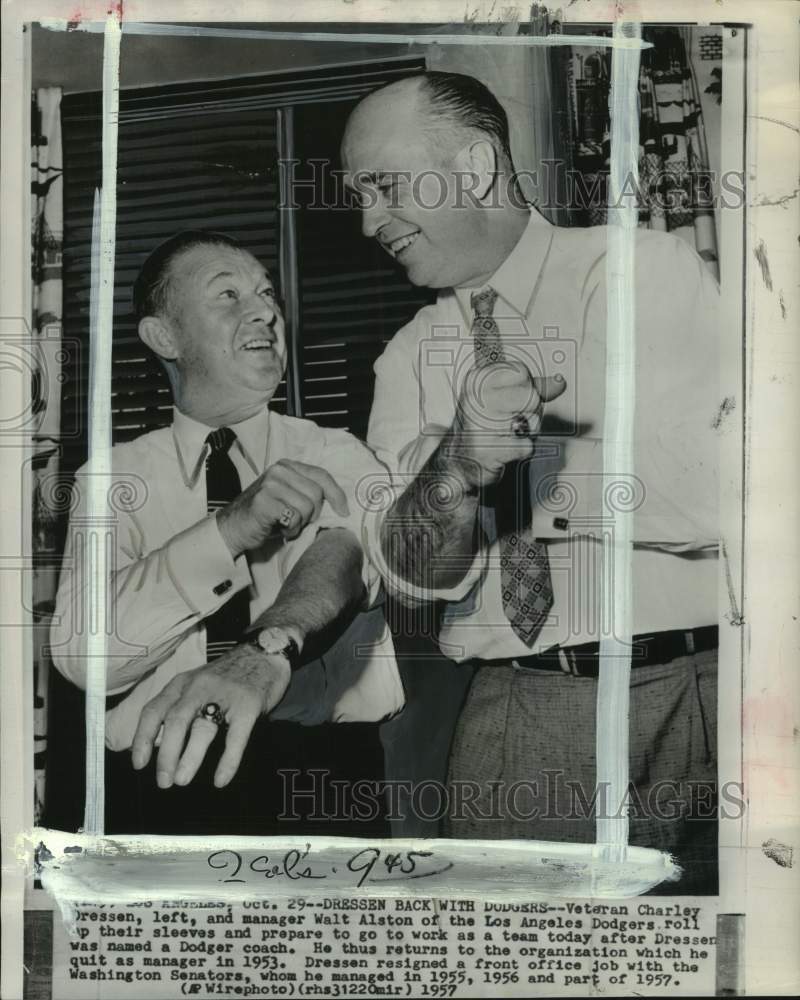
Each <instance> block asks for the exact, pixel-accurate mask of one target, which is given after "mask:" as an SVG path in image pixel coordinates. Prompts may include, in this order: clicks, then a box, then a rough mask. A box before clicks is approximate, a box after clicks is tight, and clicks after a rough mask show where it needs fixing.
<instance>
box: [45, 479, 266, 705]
mask: <svg viewBox="0 0 800 1000" xmlns="http://www.w3.org/2000/svg"><path fill="white" fill-rule="evenodd" d="M84 473H85V470H81V471H80V472H79V473H78V475H77V476H76V491H77V494H78V496H79V500H78V502H77V505H76V509H75V511H74V512H73V514H72V517H71V521H70V528H69V532H68V538H67V545H66V549H65V553H64V559H63V562H62V568H61V577H60V581H59V587H58V593H57V597H56V607H55V615H54V619H53V624H52V626H51V630H50V641H51V651H52V657H53V662H54V664H55V666H56V667H57V669H58V670H59V671H60V672H61V673H62V674H64V676H65V677H67V678H68V679H69V680H71V681H73V682H74V683H75V684H77V685H78V686H79V687H85V684H86V659H87V655H88V653H89V636H90V634H91V632H92V629H93V624H92V622H93V615H94V608H93V605H94V604H95V603H96V602H94V601H93V600H92V574H91V555H90V552H91V549H92V547H93V546H94V545H95V544H96V542H97V532H90V531H88V529H87V527H86V523H87V519H86V502H85V499H82V498H85V497H86V494H87V490H86V489H85V488H84V487H85V485H86V481H85V475H84ZM113 539H114V543H113V546H112V547H111V548H110V552H109V559H110V565H109V570H108V575H107V581H106V595H105V604H106V607H107V609H108V612H109V613H108V622H109V624H110V628H107V630H106V632H107V635H106V657H105V659H106V664H107V671H106V677H107V687H108V690H109V691H120V690H123V689H125V688H126V687H129V686H130V685H131V684H134V683H135V682H136V681H138V680H139V679H140V678H141V677H143V676H144V675H145V674H147V673H148V672H149V671H150V670H152V669H154V668H155V667H157V666H158V665H159V664H160V663H162V662H163V661H164V660H165V659H166V658H167V657H168V656H169V655H170V654H171V653H172V651H173V650H174V649H175V647H176V646H177V644H178V643H179V642H180V641H181V639H182V638H183V636H184V635H185V634H186V632H187V631H188V630H189V629H191V628H193V627H195V626H196V625H197V624H198V623H199V622H200V621H201V620H202V619H203V618H206V617H207V616H208V615H210V614H213V613H214V612H215V611H216V610H217V609H218V608H220V607H222V605H224V604H225V603H226V602H227V601H228V600H230V598H231V597H232V596H233V595H234V594H235V593H237V592H238V591H240V590H242V589H243V588H245V587H248V586H250V583H251V576H250V570H249V568H248V565H247V560H246V559H245V558H244V557H243V556H240V557H239V558H238V559H234V558H233V557H232V556H231V553H230V551H229V550H228V548H227V546H226V544H225V542H224V540H223V539H222V536H221V535H220V532H219V528H218V527H217V523H216V519H215V518H214V517H213V516H212V517H205V518H203V519H202V520H201V521H199V522H198V523H197V524H195V525H193V526H192V527H190V528H187V529H186V530H184V531H182V532H180V533H179V534H177V535H175V536H174V537H173V538H171V539H170V540H169V541H167V542H166V543H165V544H164V545H162V546H159V547H158V548H154V549H152V550H151V551H147V541H146V533H145V530H144V528H143V525H142V522H141V521H140V519H139V517H138V516H137V514H136V512H134V511H128V512H126V511H124V510H123V511H119V510H117V511H115V530H114V532H113ZM95 631H96V630H95Z"/></svg>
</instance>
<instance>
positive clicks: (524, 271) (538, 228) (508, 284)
mask: <svg viewBox="0 0 800 1000" xmlns="http://www.w3.org/2000/svg"><path fill="white" fill-rule="evenodd" d="M554 232H555V227H554V226H553V225H552V224H551V223H549V222H548V221H547V219H545V218H544V217H543V216H541V215H540V214H539V213H538V212H537V211H536V210H535V209H534V210H533V211H532V212H531V213H530V218H529V219H528V224H527V226H526V227H525V230H524V232H523V233H522V236H521V237H520V239H519V242H518V243H517V245H516V246H515V247H514V249H513V250H512V251H511V253H510V254H509V255H508V257H506V259H505V260H504V261H503V263H502V264H501V265H500V267H498V269H497V270H496V271H495V272H494V274H493V275H492V277H491V278H490V279H489V280H488V281H487V282H485V283H484V284H483V285H480V286H479V287H480V288H485V287H486V286H487V285H491V286H492V288H493V289H494V290H495V291H496V292H497V294H498V295H499V296H500V298H502V299H504V300H505V301H506V302H507V303H508V304H509V305H510V306H511V308H512V309H514V310H516V312H517V313H518V314H519V315H520V316H525V315H526V314H527V312H528V308H529V307H530V303H531V299H532V298H533V295H534V293H535V291H536V288H537V286H538V284H539V279H540V277H541V275H542V271H543V270H544V265H545V262H546V260H547V256H548V254H549V252H550V245H551V243H552V242H553V234H554ZM476 290H477V288H457V289H456V297H457V298H458V301H459V304H460V305H461V308H462V310H463V312H464V315H465V316H468V317H469V318H470V321H471V320H472V306H471V304H470V297H471V295H472V293H473V292H474V291H476Z"/></svg>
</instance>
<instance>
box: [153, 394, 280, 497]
mask: <svg viewBox="0 0 800 1000" xmlns="http://www.w3.org/2000/svg"><path fill="white" fill-rule="evenodd" d="M228 426H229V427H230V429H231V430H232V431H233V432H234V433H235V434H236V443H235V444H234V445H233V446H232V447H234V448H238V449H239V451H240V453H241V455H242V456H243V458H244V460H245V461H246V462H247V464H248V465H249V466H250V468H251V469H252V470H253V472H254V473H255V474H256V475H257V476H258V475H260V474H261V473H262V472H263V470H264V467H265V466H266V461H267V443H268V438H269V409H268V407H266V406H265V407H264V408H263V410H260V411H259V412H258V413H256V414H255V416H252V417H248V419H247V420H242V421H241V422H240V423H238V424H229V425H228ZM213 430H214V428H213V427H209V426H207V425H206V424H202V423H200V422H199V421H198V420H193V419H192V417H187V416H186V414H185V413H181V411H180V410H179V409H178V408H177V407H174V408H173V411H172V437H173V440H174V441H175V450H176V452H177V454H178V463H179V465H180V467H181V474H182V476H183V480H184V483H185V484H186V486H188V487H189V489H194V487H195V486H196V485H197V482H198V480H199V478H200V472H201V470H202V468H203V462H204V461H205V457H206V452H207V445H206V438H207V437H208V435H209V434H210V432H211V431H213Z"/></svg>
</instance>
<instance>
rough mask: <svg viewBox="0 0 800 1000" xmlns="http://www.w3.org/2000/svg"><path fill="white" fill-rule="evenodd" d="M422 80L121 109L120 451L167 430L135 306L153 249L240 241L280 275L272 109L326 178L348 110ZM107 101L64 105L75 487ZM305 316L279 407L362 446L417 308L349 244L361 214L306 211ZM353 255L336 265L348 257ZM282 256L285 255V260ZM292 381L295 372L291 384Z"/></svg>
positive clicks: (336, 80) (341, 76)
mask: <svg viewBox="0 0 800 1000" xmlns="http://www.w3.org/2000/svg"><path fill="white" fill-rule="evenodd" d="M421 68H424V64H423V62H422V61H421V60H419V59H399V60H387V61H385V62H381V63H380V64H364V65H344V66H335V67H321V68H318V69H315V70H307V71H302V72H297V73H291V74H287V73H280V74H269V75H265V76H260V77H248V78H242V79H233V80H216V81H206V82H200V83H187V84H175V85H170V86H164V87H153V88H145V89H139V90H134V91H123V92H122V93H121V95H120V124H119V153H118V174H117V185H118V187H117V243H116V260H115V293H114V329H113V338H114V343H113V371H112V388H111V391H112V420H113V434H114V441H115V442H118V441H126V440H130V439H132V438H134V437H136V436H138V435H139V434H141V433H142V432H143V431H146V430H151V429H153V428H154V427H158V426H164V425H166V424H168V423H169V420H170V410H171V394H170V389H169V385H168V383H167V379H166V376H165V374H164V372H163V370H162V368H161V366H160V364H159V363H158V361H157V360H156V359H155V358H154V357H153V356H152V355H151V354H150V352H149V351H148V350H147V349H146V348H145V347H144V346H143V345H142V344H141V342H140V340H139V338H138V335H137V331H136V324H135V321H134V318H133V315H132V309H131V301H130V292H131V288H132V285H133V281H134V278H135V276H136V274H137V272H138V269H139V267H140V266H141V264H142V262H143V261H144V259H145V257H146V256H147V254H148V253H149V252H150V251H151V250H152V249H153V247H154V246H155V245H156V244H157V243H158V242H159V241H160V240H163V239H166V238H167V237H168V236H170V235H171V234H172V233H174V232H176V231H178V230H180V229H193V228H199V229H216V230H221V231H222V232H225V233H228V234H229V235H231V236H233V237H235V238H236V239H238V240H239V241H240V242H241V243H242V244H243V246H245V247H246V248H247V249H248V250H249V251H250V252H251V253H253V254H254V255H255V256H257V257H258V258H259V260H261V261H262V263H264V264H265V266H266V267H267V268H268V269H269V270H270V271H271V273H272V274H273V275H275V276H277V275H278V268H279V261H280V257H281V252H282V247H281V240H282V229H283V226H282V219H281V215H282V213H281V211H280V209H279V165H278V161H279V159H280V158H281V156H282V155H284V153H285V151H284V150H282V149H281V148H280V146H281V142H280V134H279V130H278V127H277V116H278V109H281V108H293V109H294V111H295V114H296V116H297V117H296V126H295V135H296V136H298V137H299V139H300V141H299V144H298V150H297V151H296V153H295V155H298V156H299V157H300V158H301V159H302V157H304V156H306V155H310V154H312V153H316V154H317V155H320V156H322V157H324V158H327V159H328V160H329V161H330V162H331V163H332V164H333V163H335V162H336V161H337V159H338V144H339V141H340V138H341V130H342V128H343V126H344V121H345V119H346V116H347V113H348V112H349V109H350V108H351V107H352V106H353V104H354V103H355V102H356V101H357V100H358V99H359V98H360V97H361V96H363V95H364V94H365V93H368V92H369V91H370V90H372V89H374V88H375V87H377V86H380V85H382V84H384V83H388V82H391V80H393V79H397V78H399V77H401V76H404V75H407V74H409V73H413V72H418V71H419V70H420V69H421ZM101 109H102V95H101V94H100V93H93V94H79V95H67V96H65V97H64V99H63V101H62V124H63V142H64V164H65V170H64V335H65V338H66V340H67V342H74V343H77V344H78V345H80V349H79V350H76V351H70V352H68V356H67V358H66V360H65V362H64V369H63V375H64V386H63V397H62V400H63V401H62V406H63V415H62V427H63V430H64V455H63V464H62V468H63V469H64V471H65V472H66V473H67V474H69V473H70V472H72V471H74V469H75V468H76V467H77V466H78V465H79V464H80V463H81V462H82V461H84V460H85V458H86V436H85V427H86V405H87V395H88V358H89V351H88V337H89V294H90V285H91V250H92V248H91V234H92V212H93V204H94V193H95V190H96V189H97V188H98V187H99V185H100V164H101V152H102V138H101ZM297 220H298V228H299V231H300V237H301V238H300V240H299V242H298V247H297V261H296V262H295V263H296V271H297V274H298V285H299V289H298V291H299V298H300V309H299V315H298V316H297V317H295V318H294V320H293V326H294V328H293V329H292V330H291V331H289V335H290V336H292V337H295V338H297V349H296V351H295V357H297V358H299V359H300V360H299V364H300V366H301V368H302V371H301V372H300V373H298V374H299V378H297V379H293V378H291V377H290V378H289V379H288V384H289V385H292V384H293V383H294V384H299V385H300V387H301V390H300V396H299V398H297V399H295V398H291V395H292V394H291V393H289V397H290V398H287V390H286V385H287V383H284V384H283V385H282V386H281V388H280V389H279V390H278V393H277V394H276V396H275V397H274V399H273V402H272V404H271V405H272V406H274V407H275V408H276V409H280V410H288V412H292V413H296V412H298V413H303V414H304V415H307V416H309V417H312V418H313V419H315V420H317V421H318V422H319V423H323V424H325V423H327V424H329V425H333V426H342V427H348V428H349V429H351V430H353V431H354V432H356V433H358V434H360V435H362V436H363V435H364V434H365V433H366V421H367V416H368V412H369V405H370V402H371V384H372V383H371V365H372V362H373V361H374V358H375V357H376V356H377V354H379V353H380V351H381V350H382V347H383V344H384V342H385V340H386V339H387V338H388V337H389V336H391V334H392V333H393V332H394V331H395V330H396V329H398V327H399V326H401V325H402V323H403V322H404V321H405V320H406V319H407V318H409V317H410V315H412V314H413V312H414V311H415V309H416V307H417V303H419V302H421V301H422V300H423V299H424V298H425V295H424V294H421V293H420V292H419V291H418V290H416V289H412V288H411V286H409V285H408V284H407V282H405V280H404V279H403V278H401V277H400V276H399V275H397V274H396V273H395V272H393V271H392V269H391V267H390V266H387V265H388V264H389V261H388V258H387V257H384V258H383V259H382V260H381V259H380V254H381V252H380V251H379V250H378V249H377V248H374V249H373V248H370V246H369V243H368V241H367V240H365V239H364V238H363V237H362V236H361V235H360V234H359V232H358V225H359V223H358V213H357V212H355V211H354V210H353V209H352V208H350V209H348V208H346V207H345V206H337V207H335V208H330V210H325V211H319V210H314V211H310V210H306V209H305V208H302V207H301V209H300V210H299V214H298V216H297ZM344 246H347V247H349V248H350V250H349V251H348V253H346V254H345V253H344V252H343V250H342V247H344ZM284 249H285V248H284ZM291 374H292V373H290V375H291Z"/></svg>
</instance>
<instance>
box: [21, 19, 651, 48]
mask: <svg viewBox="0 0 800 1000" xmlns="http://www.w3.org/2000/svg"><path fill="white" fill-rule="evenodd" d="M38 23H39V26H40V27H42V28H46V29H47V30H48V31H84V32H89V33H94V34H96V33H98V32H100V31H103V30H105V29H104V23H103V22H102V21H80V22H78V23H77V24H76V23H74V22H68V21H66V20H64V19H62V18H44V19H42V20H40V21H39V22H38ZM122 30H123V31H124V33H125V34H126V35H170V36H176V37H177V36H180V37H192V38H230V39H233V38H239V39H247V38H249V39H254V40H260V41H305V42H357V43H358V44H363V43H369V44H370V45H373V44H379V45H402V44H406V45H432V44H434V43H436V44H437V45H480V46H482V47H484V46H486V45H517V46H520V45H521V46H530V45H555V46H563V45H568V46H577V45H587V46H589V47H590V48H593V49H596V48H620V49H637V50H638V49H650V48H652V47H653V46H652V43H651V42H643V41H642V40H641V38H625V37H623V36H620V37H618V38H608V37H605V36H603V35H545V36H539V35H513V36H509V35H489V34H464V35H447V34H442V35H430V34H428V33H427V32H425V33H420V34H418V35H415V34H413V33H410V34H407V35H387V34H382V33H380V32H363V33H359V34H349V33H347V32H337V31H258V30H254V29H252V28H206V27H202V28H196V27H192V26H190V25H179V24H154V23H144V22H138V23H136V22H131V21H126V22H125V24H124V25H123V27H122Z"/></svg>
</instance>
